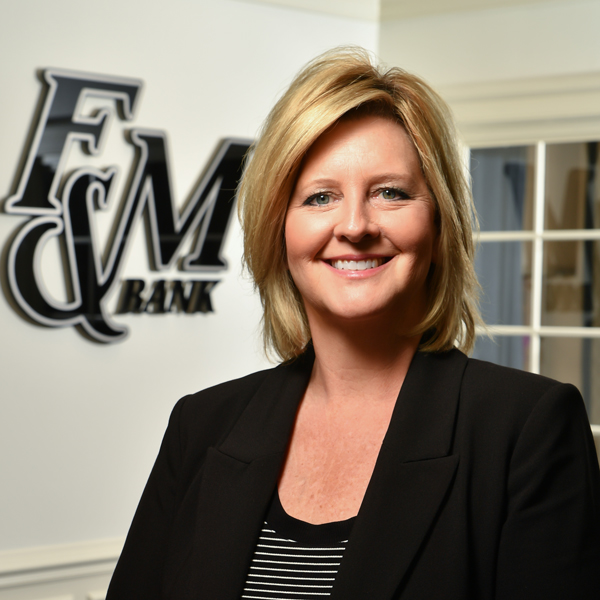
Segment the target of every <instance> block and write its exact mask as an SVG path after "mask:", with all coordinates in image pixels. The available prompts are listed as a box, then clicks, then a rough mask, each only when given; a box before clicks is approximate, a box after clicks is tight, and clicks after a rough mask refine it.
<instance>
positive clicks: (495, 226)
mask: <svg viewBox="0 0 600 600" xmlns="http://www.w3.org/2000/svg"><path fill="white" fill-rule="evenodd" d="M534 169H535V147H534V146H513V147H508V148H478V149H474V150H471V178H472V185H473V199H474V201H475V208H476V209H477V215H478V216H479V223H480V226H481V231H520V230H522V229H531V228H532V226H533V193H534V192H533V183H534Z"/></svg>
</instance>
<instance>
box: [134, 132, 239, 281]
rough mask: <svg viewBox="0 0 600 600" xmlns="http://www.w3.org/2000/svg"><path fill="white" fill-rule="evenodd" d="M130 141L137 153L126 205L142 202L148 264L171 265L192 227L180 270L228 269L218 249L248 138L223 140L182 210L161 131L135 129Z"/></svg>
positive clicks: (166, 266) (225, 227)
mask: <svg viewBox="0 0 600 600" xmlns="http://www.w3.org/2000/svg"><path fill="white" fill-rule="evenodd" d="M131 142H132V143H133V144H134V146H135V147H136V148H137V151H138V157H137V166H136V169H135V174H134V177H133V180H132V185H131V188H130V190H131V191H130V194H129V202H128V204H129V205H130V206H131V207H132V208H134V210H133V211H132V212H134V213H136V212H138V211H139V210H141V208H142V207H144V206H145V207H146V210H147V216H148V224H149V233H150V240H149V242H150V244H149V247H150V263H151V265H152V268H153V269H155V270H159V271H162V270H165V269H169V268H170V267H171V266H172V265H173V262H174V261H175V260H176V259H177V258H178V257H179V256H180V252H181V247H182V245H183V244H184V242H185V240H186V238H187V237H188V235H189V234H192V233H194V232H195V236H196V237H195V239H194V242H193V244H192V251H191V253H189V254H188V255H187V256H185V257H184V259H183V261H182V264H181V267H180V268H181V269H182V270H183V271H218V270H222V269H225V268H227V264H226V262H225V260H224V258H223V257H222V254H221V252H222V247H223V243H224V241H225V237H226V233H227V228H228V225H229V222H230V220H231V215H232V212H233V206H234V198H235V190H236V187H237V184H238V182H239V180H240V178H241V175H242V168H243V164H244V158H245V156H246V153H247V152H248V148H249V147H250V142H249V141H246V140H235V139H230V138H229V139H225V140H223V142H222V143H221V144H220V146H219V147H218V149H217V152H216V154H215V156H214V157H213V158H212V160H211V161H210V162H209V165H208V167H207V168H206V170H205V172H204V173H203V175H202V176H201V177H200V179H199V181H198V183H197V185H196V186H195V188H194V189H193V191H192V193H191V195H190V198H189V200H188V202H187V203H186V205H185V206H184V208H183V209H182V211H181V213H179V212H178V211H177V209H176V208H175V202H174V198H173V192H172V185H171V181H172V180H171V176H170V173H169V159H168V155H167V145H166V137H165V134H164V133H163V132H161V131H148V130H141V129H134V130H132V132H131ZM135 209H137V210H135ZM126 212H127V211H126Z"/></svg>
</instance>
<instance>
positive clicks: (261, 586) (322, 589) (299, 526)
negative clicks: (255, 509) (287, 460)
mask: <svg viewBox="0 0 600 600" xmlns="http://www.w3.org/2000/svg"><path fill="white" fill-rule="evenodd" d="M353 522H354V519H348V520H347V521H339V522H336V523H324V524H323V525H312V524H310V523H305V522H304V521H299V520H298V519H294V518H293V517H290V516H289V515H287V514H286V513H285V511H284V510H283V507H282V506H281V502H280V501H279V495H278V494H277V493H275V495H274V497H273V501H272V503H271V507H270V509H269V512H268V514H267V520H266V521H265V524H264V527H263V529H262V531H261V534H260V537H259V539H258V543H257V545H256V549H255V551H254V556H253V558H252V563H251V565H250V571H249V573H248V577H247V579H246V585H245V586H244V591H243V594H242V598H251V599H253V600H290V599H293V600H318V599H319V598H327V597H328V596H329V595H330V594H331V590H332V588H333V585H334V583H335V576H336V575H337V572H338V569H339V566H340V563H341V561H342V558H343V556H344V550H345V549H346V544H347V542H348V537H349V533H350V530H351V528H352V523H353Z"/></svg>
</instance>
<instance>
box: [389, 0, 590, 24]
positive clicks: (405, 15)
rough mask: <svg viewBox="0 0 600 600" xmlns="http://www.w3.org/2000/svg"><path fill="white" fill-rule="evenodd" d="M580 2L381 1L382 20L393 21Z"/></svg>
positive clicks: (485, 0) (545, 0)
mask: <svg viewBox="0 0 600 600" xmlns="http://www.w3.org/2000/svg"><path fill="white" fill-rule="evenodd" d="M578 1H580V0H452V2H449V1H448V0H381V9H380V19H381V21H392V20H398V19H409V18H413V17H431V16H434V15H442V14H449V13H457V12H465V11H474V10H486V9H493V8H509V7H512V6H524V5H531V4H542V3H545V4H549V3H554V4H557V3H563V4H564V3H572V2H578Z"/></svg>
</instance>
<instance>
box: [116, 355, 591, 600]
mask: <svg viewBox="0 0 600 600" xmlns="http://www.w3.org/2000/svg"><path fill="white" fill-rule="evenodd" d="M313 360H314V357H313V355H312V353H307V354H306V355H305V356H303V357H301V358H299V359H298V360H296V361H295V362H294V363H292V364H289V365H280V366H278V367H276V368H275V369H271V370H267V371H262V372H259V373H254V374H253V375H249V376H247V377H244V378H242V379H238V380H236V381H230V382H228V383H224V384H222V385H218V386H216V387H213V388H210V389H208V390H205V391H203V392H199V393H198V394H195V395H193V396H187V397H185V398H183V399H182V400H180V401H179V402H178V403H177V405H176V406H175V408H174V410H173V413H172V415H171V419H170V422H169V427H168V429H167V432H166V434H165V437H164V440H163V443H162V446H161V450H160V453H159V455H158V458H157V460H156V464H155V466H154V469H153V470H152V473H151V475H150V479H149V481H148V484H147V486H146V489H145V490H144V494H143V496H142V499H141V501H140V504H139V507H138V509H137V512H136V514H135V518H134V520H133V523H132V525H131V529H130V532H129V535H128V537H127V541H126V544H125V547H124V550H123V553H122V555H121V558H120V559H119V562H118V565H117V568H116V570H115V573H114V576H113V579H112V582H111V585H110V588H109V592H108V596H107V600H132V599H138V598H139V599H140V600H157V599H159V598H161V599H169V600H192V599H194V600H237V599H239V598H240V596H241V593H242V588H243V585H244V581H245V578H246V574H247V571H248V566H249V563H250V560H251V557H252V553H253V551H254V547H255V543H256V540H257V537H258V533H259V530H260V527H261V524H262V521H263V517H264V514H265V511H266V508H267V506H268V504H269V501H270V499H271V496H272V494H273V491H274V489H275V486H276V485H277V480H278V476H279V474H280V471H281V467H282V461H283V459H284V457H285V453H286V448H287V445H288V441H289V437H290V432H291V428H292V425H293V422H294V418H295V415H296V411H297V407H298V403H299V402H300V400H301V398H302V395H303V393H304V390H305V388H306V385H307V383H308V379H309V376H310V372H311V368H312V363H313ZM331 597H332V599H333V600H354V599H356V600H366V599H368V600H389V599H392V598H398V599H401V600H409V599H411V600H417V599H418V600H424V599H427V600H438V599H440V600H442V599H456V600H467V599H481V600H491V599H497V600H518V599H521V598H523V599H527V600H531V599H537V598H540V599H541V598H543V599H544V600H549V599H556V600H559V599H560V600H565V599H569V600H571V599H575V598H585V599H592V598H598V597H600V476H599V472H598V461H597V458H596V454H595V449H594V443H593V439H592V436H591V432H590V428H589V424H588V421H587V417H586V413H585V408H584V406H583V402H582V400H581V396H580V394H579V392H578V391H577V390H576V388H574V387H573V386H571V385H565V384H560V383H558V382H556V381H553V380H551V379H546V378H544V377H540V376H536V375H532V374H529V373H524V372H521V371H516V370H513V369H506V368H503V367H499V366H496V365H492V364H490V363H485V362H481V361H477V360H470V359H468V358H467V357H466V356H465V355H464V354H462V353H461V352H459V351H458V350H453V351H451V352H447V353H440V354H423V353H417V354H416V355H415V358H414V359H413V362H412V364H411V366H410V369H409V371H408V374H407V376H406V379H405V381H404V384H403V386H402V389H401V391H400V395H399V397H398V401H397V403H396V407H395V409H394V413H393V416H392V420H391V423H390V426H389V430H388V432H387V434H386V436H385V439H384V442H383V445H382V447H381V451H380V454H379V458H378V460H377V463H376V466H375V470H374V472H373V476H372V478H371V481H370V483H369V486H368V489H367V491H366V494H365V497H364V500H363V503H362V505H361V508H360V511H359V514H358V516H357V519H356V521H355V524H354V527H353V530H352V534H351V537H350V541H349V544H348V548H347V550H346V554H345V557H344V560H343V562H342V565H341V568H340V571H339V573H338V577H337V580H336V583H335V586H334V588H333V592H332V596H331Z"/></svg>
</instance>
